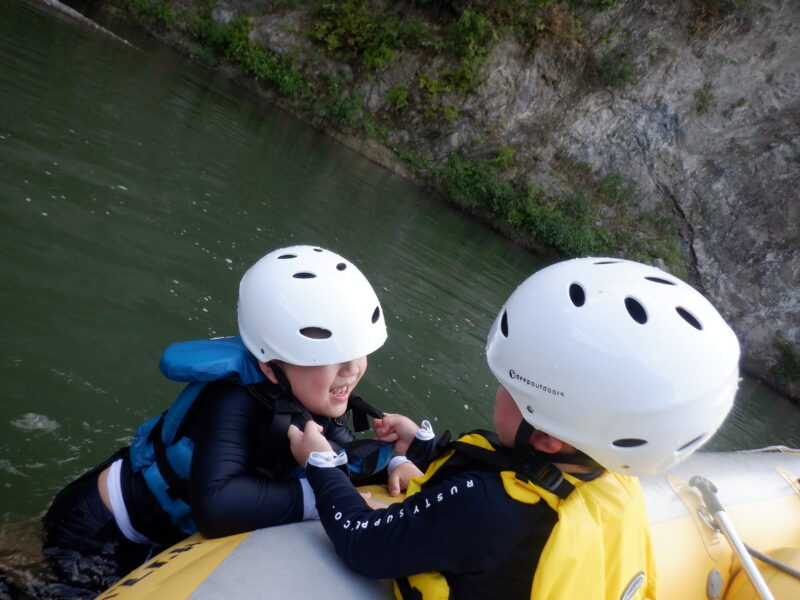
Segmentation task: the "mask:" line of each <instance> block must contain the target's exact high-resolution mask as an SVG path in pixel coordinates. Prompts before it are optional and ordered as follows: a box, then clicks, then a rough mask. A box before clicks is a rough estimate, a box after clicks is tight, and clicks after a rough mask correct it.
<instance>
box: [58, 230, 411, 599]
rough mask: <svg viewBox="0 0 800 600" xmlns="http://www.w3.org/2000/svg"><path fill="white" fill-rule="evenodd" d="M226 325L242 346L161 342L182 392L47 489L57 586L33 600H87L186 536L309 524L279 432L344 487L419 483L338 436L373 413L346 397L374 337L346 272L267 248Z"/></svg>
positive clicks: (371, 309) (371, 310) (311, 503)
mask: <svg viewBox="0 0 800 600" xmlns="http://www.w3.org/2000/svg"><path fill="white" fill-rule="evenodd" d="M238 317H239V333H240V337H234V338H220V339H214V340H200V341H193V342H181V343H177V344H173V345H171V346H170V347H168V348H167V350H166V351H165V352H164V355H163V356H162V359H161V363H160V367H161V369H162V371H163V372H164V374H165V375H166V376H167V377H169V378H171V379H174V380H176V381H182V382H186V383H187V385H186V387H185V388H184V389H183V391H182V392H181V394H180V395H179V396H178V398H177V399H176V400H175V401H174V403H173V404H172V405H171V406H170V408H169V409H168V410H167V411H165V412H164V413H163V414H161V415H158V416H156V417H154V418H152V419H150V420H149V421H147V422H146V423H144V424H143V425H142V426H141V427H139V428H138V430H137V432H136V437H135V439H134V441H133V443H132V444H131V445H130V447H127V448H123V449H122V450H120V451H118V452H117V453H115V454H114V455H113V456H112V457H111V458H109V459H108V460H107V461H106V462H104V463H103V464H101V465H99V466H98V467H96V468H95V469H93V470H92V471H90V472H89V473H87V474H85V475H83V476H82V477H81V478H79V479H78V480H76V481H74V482H73V483H71V484H69V485H68V486H67V487H66V488H64V490H62V491H61V492H60V493H59V494H58V496H57V497H56V499H55V500H54V502H53V504H52V505H51V507H50V509H49V510H48V512H47V514H46V515H45V517H44V519H43V523H44V529H45V535H44V552H45V555H46V556H47V558H48V559H49V562H50V564H51V566H52V567H53V569H52V570H53V571H54V573H55V575H56V577H57V579H58V580H59V582H58V583H54V584H52V585H51V586H50V589H49V591H45V592H43V593H44V594H45V595H47V594H49V595H57V596H61V597H70V598H89V597H94V596H95V595H96V594H97V593H99V592H101V591H103V590H105V589H107V588H108V587H109V586H110V585H111V584H113V583H114V582H115V581H116V580H117V579H119V578H120V577H121V576H123V575H125V574H126V573H127V572H129V571H130V570H132V569H133V568H135V567H136V566H138V565H139V564H141V563H142V562H144V561H145V560H146V559H147V558H148V557H149V556H151V555H153V554H155V553H156V552H158V551H160V550H161V549H163V548H165V547H167V546H169V545H172V544H173V543H175V542H177V541H179V540H181V539H182V538H184V537H186V536H187V535H190V534H192V533H195V532H197V531H200V532H201V533H203V534H204V535H206V536H208V537H218V536H225V535H231V534H235V533H241V532H244V531H249V530H253V529H258V528H262V527H269V526H272V525H279V524H282V523H289V522H293V521H300V520H303V519H315V518H318V517H317V510H316V506H315V504H316V503H315V497H314V492H313V490H312V488H311V486H310V485H309V484H308V481H307V479H306V478H305V472H304V470H303V468H302V466H301V465H299V464H297V462H296V461H295V460H294V458H293V456H292V453H291V451H290V448H289V442H288V438H287V431H288V429H289V426H290V425H294V426H299V427H303V426H304V425H305V424H306V423H307V422H308V423H314V424H315V426H317V427H319V429H320V431H321V432H322V433H321V435H322V436H323V439H326V440H327V441H328V443H329V444H330V445H331V447H334V448H336V449H337V450H339V451H342V452H346V454H347V456H348V458H349V461H350V462H349V464H350V467H351V468H350V470H349V474H350V476H351V477H352V478H353V480H354V481H356V482H358V481H361V480H363V479H366V478H370V477H371V476H372V475H374V474H376V473H378V472H379V471H387V470H388V471H390V475H389V476H388V483H389V486H390V488H393V489H394V490H395V493H397V494H399V493H400V489H405V487H406V486H407V484H408V481H409V479H410V478H411V477H413V476H416V475H421V472H420V471H419V470H418V469H417V468H416V467H415V466H414V465H413V464H412V463H411V462H408V461H406V460H405V459H404V458H403V457H400V456H397V455H393V445H392V444H391V443H388V442H386V441H378V440H363V441H362V440H356V439H355V436H354V434H353V432H352V431H351V430H350V429H349V427H348V421H349V419H350V417H351V416H352V417H353V420H354V422H355V426H356V429H359V430H361V429H365V428H366V427H367V415H370V416H372V417H381V416H382V414H381V413H380V412H378V411H376V410H375V409H374V408H372V407H371V406H369V405H368V404H367V403H366V402H364V401H363V400H361V398H360V397H358V396H356V395H355V394H354V393H353V391H354V389H355V387H356V385H357V384H358V382H359V381H360V380H361V378H362V377H363V375H364V372H365V371H366V368H367V355H368V354H370V353H372V352H374V351H375V350H377V349H378V348H380V347H381V346H382V345H383V343H384V341H385V340H386V325H385V322H384V316H383V311H382V310H381V306H380V302H379V301H378V298H377V296H376V295H375V292H374V291H373V289H372V287H371V286H370V284H369V282H368V281H367V279H366V278H365V277H364V275H363V274H362V273H361V272H360V271H359V270H358V268H356V266H355V265H353V264H352V263H351V262H349V261H348V260H346V259H344V258H342V257H341V256H339V255H338V254H335V253H333V252H330V251H328V250H324V249H322V248H318V247H312V246H294V247H289V248H281V249H279V250H276V251H274V252H271V253H270V254H267V255H266V256H264V257H263V258H262V259H261V260H259V261H258V262H256V263H255V264H254V265H253V266H252V267H251V268H250V269H249V270H248V271H247V272H246V273H245V274H244V276H243V277H242V280H241V283H240V286H239V304H238ZM384 480H386V475H385V473H384Z"/></svg>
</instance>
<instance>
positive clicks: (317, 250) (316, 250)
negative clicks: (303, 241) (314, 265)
mask: <svg viewBox="0 0 800 600" xmlns="http://www.w3.org/2000/svg"><path fill="white" fill-rule="evenodd" d="M314 252H322V248H314Z"/></svg>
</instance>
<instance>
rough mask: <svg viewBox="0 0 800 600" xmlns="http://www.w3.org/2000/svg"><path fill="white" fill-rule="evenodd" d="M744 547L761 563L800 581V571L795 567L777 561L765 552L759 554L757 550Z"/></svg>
mask: <svg viewBox="0 0 800 600" xmlns="http://www.w3.org/2000/svg"><path fill="white" fill-rule="evenodd" d="M744 547H745V548H746V549H747V552H748V553H749V554H750V556H752V557H753V558H757V559H758V560H760V561H761V562H763V563H766V564H768V565H770V566H772V567H775V568H776V569H778V570H779V571H783V572H784V573H786V574H787V575H791V576H792V577H794V578H796V579H800V571H798V570H797V569H795V568H794V567H791V566H789V565H787V564H784V563H782V562H781V561H779V560H775V559H774V558H772V557H771V556H770V555H768V554H764V553H763V552H759V551H758V550H756V549H755V548H751V547H750V546H748V545H747V544H745V545H744Z"/></svg>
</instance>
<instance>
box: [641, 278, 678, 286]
mask: <svg viewBox="0 0 800 600" xmlns="http://www.w3.org/2000/svg"><path fill="white" fill-rule="evenodd" d="M645 279H647V281H653V282H655V283H663V284H664V285H676V284H675V282H674V281H670V280H669V279H663V278H661V277H645Z"/></svg>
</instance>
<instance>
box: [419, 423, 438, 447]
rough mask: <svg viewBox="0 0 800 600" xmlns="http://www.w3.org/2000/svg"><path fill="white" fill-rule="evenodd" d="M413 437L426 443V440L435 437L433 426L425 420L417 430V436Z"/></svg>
mask: <svg viewBox="0 0 800 600" xmlns="http://www.w3.org/2000/svg"><path fill="white" fill-rule="evenodd" d="M415 437H416V438H417V439H418V440H422V441H423V442H427V441H428V440H432V439H433V438H434V437H436V436H435V435H434V433H433V426H432V425H431V422H430V421H428V420H427V419H425V420H424V421H423V422H422V426H421V427H420V428H419V429H418V430H417V435H416V436H415Z"/></svg>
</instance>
